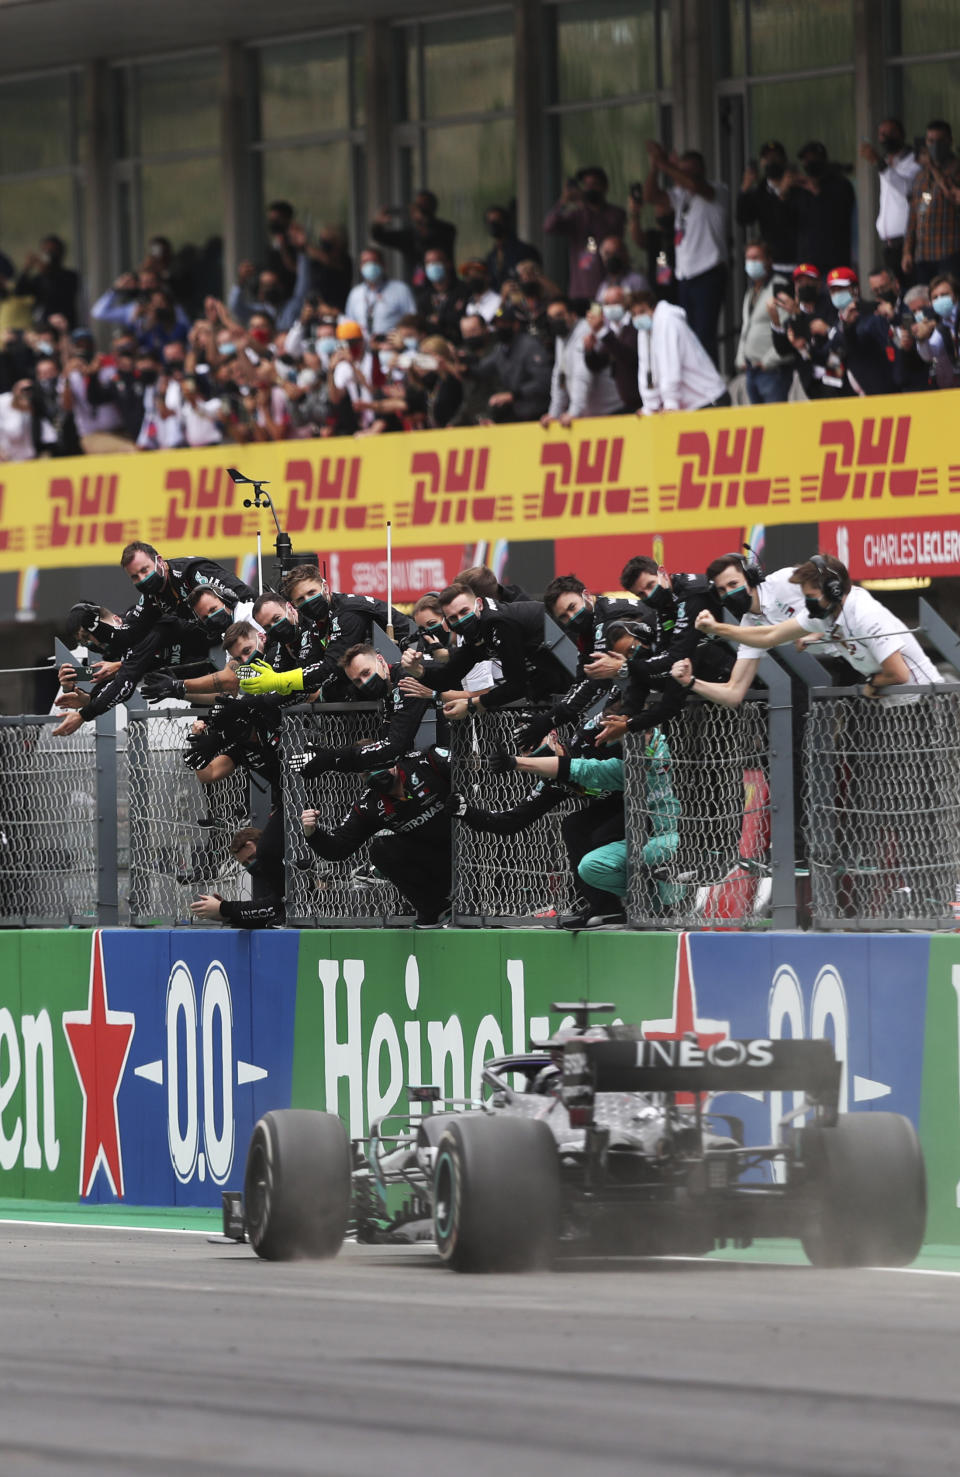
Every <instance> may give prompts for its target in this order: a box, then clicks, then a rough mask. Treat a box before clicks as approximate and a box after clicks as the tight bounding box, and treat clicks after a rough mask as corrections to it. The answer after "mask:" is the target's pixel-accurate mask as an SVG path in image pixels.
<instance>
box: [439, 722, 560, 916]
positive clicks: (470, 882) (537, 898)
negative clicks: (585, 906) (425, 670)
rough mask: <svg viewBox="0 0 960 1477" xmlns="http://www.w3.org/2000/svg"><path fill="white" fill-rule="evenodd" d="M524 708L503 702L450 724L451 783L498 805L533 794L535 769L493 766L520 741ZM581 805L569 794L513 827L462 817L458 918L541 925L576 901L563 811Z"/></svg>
mask: <svg viewBox="0 0 960 1477" xmlns="http://www.w3.org/2000/svg"><path fill="white" fill-rule="evenodd" d="M522 716H524V715H522V714H520V713H519V712H516V711H508V710H501V711H499V712H493V713H485V714H482V715H478V716H476V717H474V716H472V715H471V716H470V717H469V718H467V719H465V720H464V721H463V722H461V723H454V724H451V739H450V745H451V750H450V764H451V779H450V785H451V789H452V790H454V791H456V792H457V793H458V794H461V795H464V796H465V797H466V799H467V800H468V801H469V802H470V804H471V805H475V806H478V807H480V808H482V809H483V810H488V811H492V812H497V813H500V812H503V811H507V810H512V809H513V808H514V807H515V806H517V805H520V804H522V803H523V802H524V801H525V800H527V799H529V797H530V795H531V793H532V791H533V790H534V786H535V783H536V777H535V776H532V775H529V774H520V773H517V772H516V771H514V772H512V773H509V774H493V773H491V772H490V770H489V768H488V764H489V761H490V759H491V758H492V756H493V755H494V754H495V753H496V752H497V751H498V750H499V749H505V750H508V751H510V752H513V750H514V749H515V747H516V745H515V742H514V738H513V732H514V729H515V728H516V726H517V723H518V720H519V719H520V718H521V717H522ZM582 805H583V802H582V801H580V800H578V799H576V798H575V797H574V796H571V797H570V798H569V799H567V800H564V801H563V803H562V804H561V805H560V806H558V807H557V808H556V809H554V810H551V811H549V812H548V813H547V814H546V815H543V816H540V817H539V818H538V819H536V820H534V821H533V823H532V824H530V825H527V826H525V827H524V828H523V829H522V830H520V831H518V832H517V833H516V834H512V835H500V834H496V833H493V832H490V831H479V830H473V829H472V828H471V827H469V826H467V825H464V824H462V823H460V822H456V823H455V824H454V828H453V879H454V881H453V897H452V909H451V911H452V916H453V921H454V922H456V923H465V924H484V923H486V924H495V925H503V924H511V925H513V926H516V925H518V924H525V925H536V924H543V923H546V922H549V921H550V920H551V919H552V918H553V917H554V916H556V915H557V914H560V913H563V912H566V910H567V909H568V908H571V907H573V905H574V902H575V897H574V890H573V880H572V877H571V874H570V867H569V863H568V861H567V853H566V848H565V846H564V841H563V833H562V829H561V827H562V823H563V817H564V816H565V815H568V814H569V813H570V812H571V811H572V810H577V809H580V808H581V807H582Z"/></svg>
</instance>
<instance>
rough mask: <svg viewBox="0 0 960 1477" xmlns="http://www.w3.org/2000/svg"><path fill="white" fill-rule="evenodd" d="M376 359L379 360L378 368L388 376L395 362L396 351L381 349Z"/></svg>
mask: <svg viewBox="0 0 960 1477" xmlns="http://www.w3.org/2000/svg"><path fill="white" fill-rule="evenodd" d="M377 358H378V359H379V360H380V368H381V369H382V370H383V372H384V374H389V373H390V370H391V369H392V368H393V366H394V365H395V364H396V362H397V351H396V349H381V350H380V353H379V354H378V355H377Z"/></svg>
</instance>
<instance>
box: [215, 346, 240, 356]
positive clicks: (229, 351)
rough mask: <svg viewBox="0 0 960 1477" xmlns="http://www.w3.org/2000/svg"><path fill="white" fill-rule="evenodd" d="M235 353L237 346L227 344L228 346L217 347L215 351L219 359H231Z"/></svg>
mask: <svg viewBox="0 0 960 1477" xmlns="http://www.w3.org/2000/svg"><path fill="white" fill-rule="evenodd" d="M236 352H237V346H236V344H229V343H228V344H221V345H220V347H219V349H218V350H217V353H218V354H219V355H220V358H221V359H232V358H233V356H234V354H235V353H236Z"/></svg>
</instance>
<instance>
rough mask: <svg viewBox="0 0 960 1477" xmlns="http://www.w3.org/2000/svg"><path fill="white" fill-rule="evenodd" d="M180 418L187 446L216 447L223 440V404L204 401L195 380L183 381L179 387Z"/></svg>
mask: <svg viewBox="0 0 960 1477" xmlns="http://www.w3.org/2000/svg"><path fill="white" fill-rule="evenodd" d="M180 396H181V403H180V418H181V423H182V427H183V439H184V441H185V442H186V444H187V446H218V445H219V444H220V442H221V441H222V440H223V431H222V429H221V418H222V416H223V413H224V407H223V402H222V401H221V400H219V399H206V400H205V399H204V398H203V396H202V395H201V394H200V393H199V391H198V389H197V382H196V380H195V379H190V378H186V379H184V381H183V383H182V385H181V387H180Z"/></svg>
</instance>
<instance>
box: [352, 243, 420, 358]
mask: <svg viewBox="0 0 960 1477" xmlns="http://www.w3.org/2000/svg"><path fill="white" fill-rule="evenodd" d="M360 276H361V277H362V279H363V280H362V282H358V283H357V285H356V287H354V288H352V289H351V292H350V295H349V297H348V298H347V306H346V308H345V309H344V316H345V317H347V318H352V319H353V321H354V322H355V323H359V324H360V326H361V328H362V329H363V330H364V331H365V333H366V335H367V337H368V338H382V337H384V336H385V335H386V334H388V333H391V332H392V331H393V329H394V328H396V326H397V324H398V323H399V322H400V319H401V318H404V317H406V315H407V314H408V313H415V312H416V310H417V305H416V303H415V302H414V298H413V293H412V292H411V291H410V288H409V287H408V286H407V284H406V282H399V281H397V279H396V278H394V277H388V276H387V274H386V271H385V269H384V265H383V252H382V251H381V250H380V249H379V247H377V246H368V247H366V249H365V250H364V251H361V253H360Z"/></svg>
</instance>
